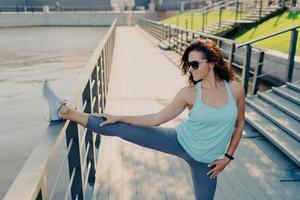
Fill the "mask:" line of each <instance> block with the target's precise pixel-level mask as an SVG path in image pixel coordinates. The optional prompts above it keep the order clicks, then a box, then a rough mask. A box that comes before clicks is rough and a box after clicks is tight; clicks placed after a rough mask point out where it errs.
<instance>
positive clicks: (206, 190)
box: [187, 159, 217, 200]
mask: <svg viewBox="0 0 300 200" xmlns="http://www.w3.org/2000/svg"><path fill="white" fill-rule="evenodd" d="M187 162H188V164H189V166H190V168H191V172H192V178H193V185H194V191H195V196H196V200H213V199H214V195H215V191H216V187H217V177H216V178H215V179H210V178H209V176H208V175H206V174H207V173H208V172H209V171H210V170H211V169H212V168H213V167H208V166H207V165H208V163H201V162H198V161H196V160H193V159H191V160H188V161H187Z"/></svg>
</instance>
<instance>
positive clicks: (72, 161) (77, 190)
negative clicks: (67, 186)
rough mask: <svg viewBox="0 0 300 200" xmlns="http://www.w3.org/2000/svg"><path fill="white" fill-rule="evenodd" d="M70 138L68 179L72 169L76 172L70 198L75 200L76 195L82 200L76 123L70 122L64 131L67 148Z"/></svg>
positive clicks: (81, 179)
mask: <svg viewBox="0 0 300 200" xmlns="http://www.w3.org/2000/svg"><path fill="white" fill-rule="evenodd" d="M72 138H73V145H72V147H71V149H70V153H69V155H68V163H69V176H70V178H71V176H72V172H73V168H75V169H76V171H75V176H74V179H73V183H72V185H71V196H72V199H75V198H76V195H78V199H79V200H82V199H83V198H84V197H83V176H82V170H81V152H80V146H79V145H80V144H79V132H78V125H77V123H75V122H72V121H70V124H69V126H68V128H67V130H66V141H67V147H68V146H69V144H70V141H71V139H72Z"/></svg>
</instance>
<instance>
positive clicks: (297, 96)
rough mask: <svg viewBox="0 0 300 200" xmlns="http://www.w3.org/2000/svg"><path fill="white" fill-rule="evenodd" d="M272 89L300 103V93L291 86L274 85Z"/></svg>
mask: <svg viewBox="0 0 300 200" xmlns="http://www.w3.org/2000/svg"><path fill="white" fill-rule="evenodd" d="M272 90H273V91H274V92H275V93H277V94H279V95H281V96H283V97H284V98H287V99H289V100H290V101H292V102H294V103H296V104H297V105H300V93H299V92H297V91H295V90H293V89H291V88H288V87H287V86H283V87H279V88H277V87H272Z"/></svg>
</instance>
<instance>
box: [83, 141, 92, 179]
mask: <svg viewBox="0 0 300 200" xmlns="http://www.w3.org/2000/svg"><path fill="white" fill-rule="evenodd" d="M90 145H91V142H88V144H87V146H86V151H85V154H84V159H83V163H82V166H81V169H82V173H83V174H84V171H85V166H86V161H87V156H88V154H89V148H90Z"/></svg>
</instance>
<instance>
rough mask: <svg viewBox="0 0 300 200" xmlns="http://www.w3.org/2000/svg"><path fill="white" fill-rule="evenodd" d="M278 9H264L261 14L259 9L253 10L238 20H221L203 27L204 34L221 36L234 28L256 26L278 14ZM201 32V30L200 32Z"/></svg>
mask: <svg viewBox="0 0 300 200" xmlns="http://www.w3.org/2000/svg"><path fill="white" fill-rule="evenodd" d="M280 11H281V10H280V8H279V7H266V8H262V10H261V12H260V9H259V8H255V9H254V10H252V11H251V12H250V13H249V14H247V15H246V16H244V17H242V18H241V19H239V20H222V21H221V22H218V23H215V24H211V25H208V26H206V27H205V29H204V31H203V32H204V33H206V34H213V35H219V36H223V35H224V34H226V33H227V32H229V31H232V30H233V29H234V28H235V27H241V26H244V25H247V26H248V25H249V24H257V23H260V22H262V21H264V20H266V19H269V18H270V17H273V16H274V15H276V14H278V13H279V12H280ZM200 31H202V30H200Z"/></svg>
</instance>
